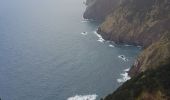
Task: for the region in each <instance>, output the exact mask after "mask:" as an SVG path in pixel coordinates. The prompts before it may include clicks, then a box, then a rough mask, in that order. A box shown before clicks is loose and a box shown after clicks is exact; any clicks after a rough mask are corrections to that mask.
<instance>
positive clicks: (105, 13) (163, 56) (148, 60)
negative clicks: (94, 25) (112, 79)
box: [85, 0, 170, 100]
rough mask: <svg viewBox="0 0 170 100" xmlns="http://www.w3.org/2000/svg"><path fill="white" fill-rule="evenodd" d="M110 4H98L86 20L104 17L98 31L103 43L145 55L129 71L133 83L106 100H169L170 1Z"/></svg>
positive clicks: (98, 1) (97, 1)
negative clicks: (138, 49)
mask: <svg viewBox="0 0 170 100" xmlns="http://www.w3.org/2000/svg"><path fill="white" fill-rule="evenodd" d="M111 1H112V2H113V1H114V0H95V2H93V4H92V5H90V6H89V7H88V8H87V11H86V13H85V17H86V18H92V19H100V18H104V17H105V21H104V22H103V23H102V24H101V25H100V27H99V28H98V33H99V34H101V35H102V36H103V38H104V39H106V40H111V41H114V42H116V43H125V44H132V45H141V46H142V47H143V51H142V52H141V53H140V54H139V56H138V58H137V59H136V61H135V63H134V65H133V66H132V68H131V69H130V71H129V74H130V76H132V79H131V80H129V81H127V82H125V83H124V84H123V85H122V86H121V87H120V88H119V89H118V90H116V91H115V92H114V93H112V94H110V95H108V96H107V97H106V98H105V100H170V92H169V91H170V86H169V84H170V81H169V76H170V0H122V1H121V3H120V2H117V3H114V4H112V3H109V2H111ZM106 3H109V4H110V5H109V4H108V5H107V7H105V6H106V5H105V4H106ZM86 15H87V16H88V17H87V16H86ZM99 16H100V17H99Z"/></svg>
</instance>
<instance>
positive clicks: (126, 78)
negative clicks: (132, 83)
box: [117, 69, 131, 83]
mask: <svg viewBox="0 0 170 100" xmlns="http://www.w3.org/2000/svg"><path fill="white" fill-rule="evenodd" d="M125 70H126V69H125ZM125 70H124V73H121V74H120V75H121V78H119V79H117V82H118V83H124V82H126V81H127V80H130V79H131V77H130V76H129V75H128V73H127V71H125Z"/></svg>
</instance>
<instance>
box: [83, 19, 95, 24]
mask: <svg viewBox="0 0 170 100" xmlns="http://www.w3.org/2000/svg"><path fill="white" fill-rule="evenodd" d="M91 21H94V20H92V19H83V20H82V21H81V22H82V23H87V22H91Z"/></svg>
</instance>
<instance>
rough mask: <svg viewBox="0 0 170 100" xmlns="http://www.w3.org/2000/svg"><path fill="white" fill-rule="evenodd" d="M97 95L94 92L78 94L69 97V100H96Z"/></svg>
mask: <svg viewBox="0 0 170 100" xmlns="http://www.w3.org/2000/svg"><path fill="white" fill-rule="evenodd" d="M96 98H97V95H96V94H92V95H76V96H73V97H69V98H68V99H67V100H96Z"/></svg>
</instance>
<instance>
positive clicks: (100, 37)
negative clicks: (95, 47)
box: [94, 31, 105, 42]
mask: <svg viewBox="0 0 170 100" xmlns="http://www.w3.org/2000/svg"><path fill="white" fill-rule="evenodd" d="M94 34H96V36H97V37H98V38H99V39H98V40H97V41H99V42H104V41H105V40H104V39H103V38H102V36H101V35H100V34H98V33H97V32H96V31H94Z"/></svg>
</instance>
